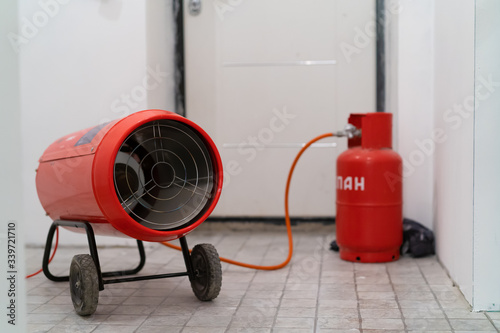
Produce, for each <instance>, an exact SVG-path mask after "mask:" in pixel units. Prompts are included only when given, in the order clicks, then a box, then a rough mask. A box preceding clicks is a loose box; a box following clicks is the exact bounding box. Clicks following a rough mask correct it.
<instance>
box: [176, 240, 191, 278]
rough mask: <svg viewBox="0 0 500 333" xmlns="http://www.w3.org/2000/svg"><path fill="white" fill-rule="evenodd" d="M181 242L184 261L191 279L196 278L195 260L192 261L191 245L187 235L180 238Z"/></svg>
mask: <svg viewBox="0 0 500 333" xmlns="http://www.w3.org/2000/svg"><path fill="white" fill-rule="evenodd" d="M179 242H180V243H181V249H182V256H183V257H184V263H185V264H186V270H187V273H188V276H189V281H193V279H194V271H193V262H192V261H191V254H190V253H189V246H188V244H187V241H186V237H185V236H182V237H181V238H179Z"/></svg>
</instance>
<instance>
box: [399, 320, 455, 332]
mask: <svg viewBox="0 0 500 333" xmlns="http://www.w3.org/2000/svg"><path fill="white" fill-rule="evenodd" d="M405 324H406V326H407V328H408V330H410V331H442V330H450V329H451V327H450V324H448V321H447V320H446V319H419V318H407V319H405Z"/></svg>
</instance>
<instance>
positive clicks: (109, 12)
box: [20, 0, 174, 244]
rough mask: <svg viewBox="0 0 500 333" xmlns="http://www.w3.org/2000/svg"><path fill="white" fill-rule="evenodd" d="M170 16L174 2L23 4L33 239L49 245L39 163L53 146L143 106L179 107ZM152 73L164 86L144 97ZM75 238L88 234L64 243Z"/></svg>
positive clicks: (26, 166) (25, 167)
mask: <svg viewBox="0 0 500 333" xmlns="http://www.w3.org/2000/svg"><path fill="white" fill-rule="evenodd" d="M42 3H51V6H49V7H46V6H45V7H44V6H42V5H41V4H42ZM146 3H147V5H146ZM172 21H173V19H172V10H171V1H160V0H148V1H147V2H144V1H122V0H108V1H95V0H91V1H66V0H65V1H62V0H57V1H46V2H43V1H42V2H38V1H27V0H23V1H21V2H20V24H21V34H22V37H23V38H24V39H22V40H21V41H22V44H21V45H20V61H21V94H22V117H21V122H22V131H21V135H22V143H23V145H24V151H23V155H22V161H23V163H22V177H23V187H22V189H23V191H24V194H25V198H24V206H23V210H24V213H25V219H26V221H27V225H28V227H29V230H30V231H29V232H28V233H27V234H26V243H27V244H42V243H44V242H45V237H46V233H47V230H48V228H49V225H50V223H51V220H50V219H49V218H48V217H45V213H44V211H43V209H42V207H41V205H40V203H39V201H38V197H37V194H36V189H35V169H36V168H37V165H38V162H37V160H38V158H39V157H40V156H41V154H42V153H43V151H44V149H45V148H46V147H47V146H48V145H49V144H50V143H52V142H53V141H55V140H56V139H58V138H59V137H61V136H63V135H66V134H69V133H71V132H73V131H77V130H80V129H83V128H86V127H90V126H93V125H96V124H98V123H100V122H104V121H107V120H110V119H115V118H118V117H121V116H125V115H128V114H130V113H132V112H135V111H138V110H142V109H146V108H163V109H171V110H172V109H173V107H174V100H173V89H172V88H171V87H173V76H172V74H171V73H173V58H172V54H173V52H172V48H173V30H172V27H171V23H172ZM153 32H154V33H153ZM147 34H148V35H147ZM146 36H148V38H146ZM151 72H156V74H155V75H152V79H150V82H154V80H156V81H157V83H158V86H157V87H156V88H155V89H154V90H152V91H149V92H148V93H147V94H144V93H143V92H144V89H143V80H144V79H145V78H146V77H147V76H151ZM75 243H76V244H85V237H84V236H82V235H79V234H73V233H70V232H65V233H64V235H63V237H62V238H61V244H75ZM98 243H99V244H117V243H118V244H123V243H124V240H122V239H116V238H108V237H106V238H102V241H99V240H98ZM128 243H130V242H128Z"/></svg>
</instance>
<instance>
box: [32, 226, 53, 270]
mask: <svg viewBox="0 0 500 333" xmlns="http://www.w3.org/2000/svg"><path fill="white" fill-rule="evenodd" d="M58 244H59V227H56V245H54V251H53V252H52V255H51V256H50V259H49V264H50V262H51V261H52V259H54V256H55V255H56V251H57V245H58ZM42 271H43V268H42V269H40V270H39V271H37V272H35V273H33V274H30V275H26V279H29V278H30V277H32V276H35V275H37V274H40V273H41V272H42Z"/></svg>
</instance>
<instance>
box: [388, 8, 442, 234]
mask: <svg viewBox="0 0 500 333" xmlns="http://www.w3.org/2000/svg"><path fill="white" fill-rule="evenodd" d="M433 3H434V1H432V0H423V1H411V0H401V1H399V2H398V1H391V2H388V3H387V5H386V6H387V8H388V10H390V9H391V8H392V14H391V15H390V16H389V19H387V22H388V27H387V29H388V30H389V40H388V43H387V44H388V52H389V53H388V56H389V61H388V63H387V66H388V84H389V89H388V107H389V110H388V111H390V112H393V113H394V114H395V124H394V126H395V127H396V135H395V137H394V141H395V142H394V144H395V149H396V150H397V151H398V153H399V154H400V155H401V157H402V158H403V216H404V217H407V218H411V219H414V220H416V221H418V222H420V223H422V224H424V225H426V226H427V227H429V228H432V227H433V223H432V221H433V216H432V206H433V199H434V194H433V191H432V179H433V159H434V155H433V149H434V147H433V144H432V140H431V139H432V129H433V127H432V124H433V105H432V98H433V88H434V85H433V53H432V50H433V45H432V42H433V40H432V27H433V22H432V19H433ZM386 15H387V14H386Z"/></svg>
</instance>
